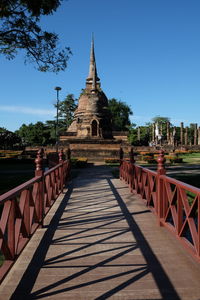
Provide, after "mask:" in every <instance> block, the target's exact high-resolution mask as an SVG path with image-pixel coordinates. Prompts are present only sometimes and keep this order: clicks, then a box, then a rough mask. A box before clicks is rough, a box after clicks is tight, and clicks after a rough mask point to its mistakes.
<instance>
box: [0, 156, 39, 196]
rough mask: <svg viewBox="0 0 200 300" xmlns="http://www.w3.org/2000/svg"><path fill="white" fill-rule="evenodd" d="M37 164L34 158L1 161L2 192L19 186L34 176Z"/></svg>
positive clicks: (0, 188)
mask: <svg viewBox="0 0 200 300" xmlns="http://www.w3.org/2000/svg"><path fill="white" fill-rule="evenodd" d="M34 171H35V164H34V161H33V160H28V161H27V160H26V161H21V160H11V159H4V160H1V161H0V194H3V193H6V192H7V191H9V190H11V189H13V188H15V187H17V186H18V185H20V184H22V183H24V182H26V181H28V180H29V179H31V178H33V177H34Z"/></svg>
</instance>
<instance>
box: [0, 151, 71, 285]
mask: <svg viewBox="0 0 200 300" xmlns="http://www.w3.org/2000/svg"><path fill="white" fill-rule="evenodd" d="M35 162H36V171H35V177H34V178H32V179H30V180H29V181H27V182H25V183H23V184H21V185H19V186H18V187H16V188H14V189H12V190H10V191H8V192H7V193H5V194H3V195H1V196H0V264H1V267H0V282H1V281H2V280H3V278H4V277H5V275H6V274H7V272H8V271H9V269H10V268H11V267H12V265H13V264H14V262H15V261H16V259H17V257H18V256H19V254H20V253H21V251H22V250H23V248H24V247H25V245H26V244H27V242H28V241H29V239H30V238H31V236H32V235H33V233H34V232H35V230H36V229H37V228H38V227H40V226H42V224H43V219H44V217H45V215H46V214H47V212H48V211H49V209H50V208H51V206H52V205H53V203H54V202H55V200H56V199H57V197H58V195H59V194H60V193H61V192H62V191H63V187H64V186H65V183H66V181H67V179H68V178H69V173H70V162H69V161H64V155H63V152H62V150H61V152H60V153H59V164H58V165H56V166H55V167H53V168H51V169H50V170H48V171H46V172H44V171H43V169H42V162H43V151H42V150H40V151H38V155H37V158H36V160H35Z"/></svg>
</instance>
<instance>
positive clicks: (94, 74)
mask: <svg viewBox="0 0 200 300" xmlns="http://www.w3.org/2000/svg"><path fill="white" fill-rule="evenodd" d="M94 80H95V82H94ZM87 81H90V82H92V85H93V86H96V82H97V81H99V78H98V76H97V69H96V60H95V54H94V36H93V35H92V43H91V50H90V66H89V74H88V77H87Z"/></svg>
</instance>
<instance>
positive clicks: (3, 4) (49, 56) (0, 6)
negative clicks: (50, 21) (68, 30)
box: [0, 0, 71, 73]
mask: <svg viewBox="0 0 200 300" xmlns="http://www.w3.org/2000/svg"><path fill="white" fill-rule="evenodd" d="M61 2H62V0H37V1H36V0H35V1H31V0H1V1H0V24H1V29H0V53H1V54H4V55H5V56H6V58H8V59H13V58H14V57H15V56H16V54H17V52H18V50H21V49H23V50H25V52H26V56H25V62H33V63H36V65H37V69H38V70H39V71H43V72H45V71H52V72H56V73H57V72H59V71H61V70H64V69H65V68H66V67H67V61H68V59H69V56H70V54H71V50H70V48H69V47H65V48H64V49H62V50H60V49H58V43H59V37H58V35H57V34H55V33H52V32H47V31H43V30H42V29H41V27H40V25H39V24H40V19H41V16H44V15H50V14H53V13H54V12H55V11H56V10H57V8H58V7H59V6H60V4H61Z"/></svg>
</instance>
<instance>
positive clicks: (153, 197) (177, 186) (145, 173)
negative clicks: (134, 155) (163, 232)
mask: <svg viewBox="0 0 200 300" xmlns="http://www.w3.org/2000/svg"><path fill="white" fill-rule="evenodd" d="M164 163H165V158H164V153H163V151H161V152H160V155H159V157H158V169H157V172H155V171H152V170H149V169H147V168H143V167H141V166H138V165H136V164H135V162H134V160H133V159H132V161H125V160H122V161H121V166H120V178H121V179H123V180H125V181H126V183H127V184H129V186H130V190H131V192H133V193H137V194H140V195H141V197H142V199H144V200H145V203H146V205H147V206H148V207H149V209H151V211H152V212H153V213H154V214H155V215H156V216H157V218H158V222H159V224H160V225H161V226H165V227H166V228H167V229H168V230H170V231H171V232H172V233H173V234H174V235H175V236H176V238H177V239H178V240H179V241H180V242H181V243H182V244H183V245H184V246H185V248H186V249H187V250H188V251H189V252H190V254H191V255H192V256H193V257H195V258H196V259H197V260H198V261H199V262H200V189H199V188H196V187H194V186H191V185H188V184H185V183H183V182H181V181H178V180H175V179H173V178H170V177H168V176H166V175H165V173H166V170H165V166H164Z"/></svg>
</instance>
